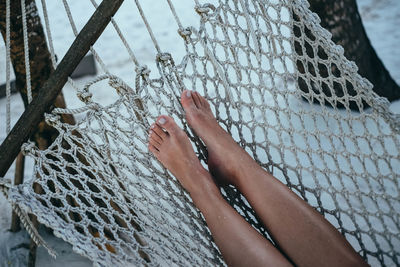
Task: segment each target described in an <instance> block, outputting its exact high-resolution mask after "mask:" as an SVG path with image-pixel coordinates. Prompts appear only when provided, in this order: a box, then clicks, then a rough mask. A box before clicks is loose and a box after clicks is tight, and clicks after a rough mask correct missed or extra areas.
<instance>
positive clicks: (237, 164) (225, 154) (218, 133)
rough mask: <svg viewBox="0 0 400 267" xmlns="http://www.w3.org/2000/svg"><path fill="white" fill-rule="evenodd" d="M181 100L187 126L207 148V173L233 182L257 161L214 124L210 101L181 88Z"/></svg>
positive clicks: (227, 181) (221, 180) (224, 181)
mask: <svg viewBox="0 0 400 267" xmlns="http://www.w3.org/2000/svg"><path fill="white" fill-rule="evenodd" d="M181 103H182V106H183V108H184V110H185V112H186V120H187V122H188V123H189V125H190V127H192V129H193V130H194V131H195V132H196V134H197V135H198V136H199V137H200V138H201V139H202V140H203V142H204V143H205V144H206V146H207V150H208V167H209V170H210V173H211V174H212V175H213V177H214V178H216V179H217V182H218V183H220V184H226V183H229V184H234V185H236V184H237V182H238V181H237V179H238V177H243V176H244V175H243V174H242V173H241V172H243V171H246V169H248V168H252V167H255V166H257V167H258V168H259V166H258V164H257V163H256V162H255V161H254V160H253V159H252V158H251V157H250V156H249V155H248V154H247V153H246V152H245V151H244V150H243V149H242V148H241V147H240V146H239V145H238V144H236V142H235V141H234V140H233V139H232V137H231V136H230V135H229V134H228V133H227V132H226V131H225V130H224V129H223V128H222V127H221V126H220V125H219V124H218V122H217V120H216V119H215V117H214V115H213V113H212V111H211V108H210V104H209V103H208V102H207V100H206V99H205V98H204V97H202V96H201V95H200V94H199V93H197V92H194V91H189V90H185V91H184V92H183V93H182V95H181Z"/></svg>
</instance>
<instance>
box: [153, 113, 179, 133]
mask: <svg viewBox="0 0 400 267" xmlns="http://www.w3.org/2000/svg"><path fill="white" fill-rule="evenodd" d="M157 124H158V125H159V126H160V127H161V128H163V129H164V130H166V131H167V132H168V133H169V134H175V133H177V132H179V130H180V128H179V126H178V125H177V124H176V123H175V121H174V119H173V118H171V117H169V116H165V115H161V116H160V117H158V118H157Z"/></svg>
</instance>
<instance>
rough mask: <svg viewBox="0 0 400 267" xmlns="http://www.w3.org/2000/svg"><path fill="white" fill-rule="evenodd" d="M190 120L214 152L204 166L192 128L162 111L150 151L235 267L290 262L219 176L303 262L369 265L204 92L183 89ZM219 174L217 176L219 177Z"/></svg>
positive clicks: (296, 260)
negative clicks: (242, 139) (221, 118)
mask: <svg viewBox="0 0 400 267" xmlns="http://www.w3.org/2000/svg"><path fill="white" fill-rule="evenodd" d="M181 103H182V106H183V108H184V110H185V113H186V119H187V121H188V123H189V125H190V126H191V127H192V129H193V130H194V131H195V132H196V134H197V135H198V136H199V137H200V138H201V139H202V140H203V142H204V143H205V144H206V146H207V150H208V166H209V170H210V173H209V172H207V170H205V169H204V168H203V167H202V165H201V164H200V162H199V160H198V159H197V157H196V155H195V153H194V151H193V148H192V146H191V144H190V141H189V139H188V137H187V136H186V134H185V133H184V132H183V131H182V130H181V129H180V128H179V127H178V126H177V125H176V124H175V122H174V121H173V119H172V118H170V117H167V116H160V117H159V118H158V120H157V122H156V124H154V125H153V126H154V127H153V126H152V127H153V128H152V129H151V131H150V137H149V149H150V151H151V152H152V153H153V154H154V155H155V156H156V157H157V159H158V160H160V162H161V163H162V164H163V165H164V166H165V167H166V168H167V169H169V170H170V171H171V172H172V173H173V174H174V175H175V177H176V178H177V179H178V180H179V181H180V183H181V184H182V185H183V187H184V188H185V189H186V190H188V192H189V193H190V195H191V197H192V199H193V201H194V203H195V205H196V206H197V207H198V208H199V209H200V211H201V212H202V213H203V215H204V217H205V219H206V222H207V225H208V226H209V228H210V230H211V232H212V234H213V237H214V239H215V242H216V244H217V245H218V247H219V248H220V250H221V252H222V255H223V257H224V259H225V260H226V262H227V263H228V265H230V266H280V265H290V263H289V261H288V260H287V259H286V258H285V257H284V256H283V254H281V253H280V252H279V251H278V250H277V249H276V248H275V247H274V246H273V245H272V244H271V243H270V242H268V241H267V240H266V239H265V238H264V237H262V236H261V235H260V234H259V233H258V232H257V231H255V230H254V228H252V227H251V226H250V225H249V224H248V223H247V222H246V221H245V220H244V219H243V218H242V217H241V216H240V215H239V214H238V213H237V212H236V211H235V210H234V209H233V208H232V207H231V206H229V205H228V203H227V202H226V201H225V200H224V199H223V198H222V196H221V194H220V192H219V190H218V187H217V186H216V184H215V183H214V179H215V180H216V181H217V182H219V183H230V184H233V185H234V186H236V187H237V188H238V189H239V190H240V191H241V192H242V193H243V194H244V196H245V197H246V198H247V200H248V201H249V203H250V204H251V206H252V208H253V209H254V210H255V211H256V213H257V215H258V216H259V218H260V219H261V220H262V222H263V224H264V225H265V227H266V228H267V230H268V232H269V234H270V235H271V237H272V238H273V240H274V241H275V242H276V243H277V245H278V246H279V248H280V250H281V251H282V252H283V253H284V254H285V255H286V256H287V257H289V258H290V260H291V261H292V262H293V263H295V265H297V266H367V264H366V263H365V262H364V261H363V260H362V258H361V257H360V256H359V255H358V254H357V253H356V252H355V251H354V250H353V248H352V247H351V246H350V244H349V243H348V242H347V241H346V239H345V238H344V237H343V236H342V235H341V234H340V233H339V232H338V231H337V230H336V229H335V228H334V227H333V226H332V225H331V224H330V223H329V222H328V221H326V220H325V218H324V217H323V216H321V215H320V214H319V213H318V212H317V211H315V210H314V209H313V208H312V207H311V206H309V205H308V204H307V203H306V202H305V201H303V200H302V199H301V198H299V197H298V196H297V195H296V194H294V193H293V192H292V191H290V190H289V189H288V188H287V187H286V186H285V185H284V184H282V183H281V182H280V181H279V180H278V179H276V178H275V177H273V176H272V175H271V174H270V173H268V172H266V171H265V170H264V169H263V168H261V167H260V166H259V165H258V164H257V163H256V162H255V161H254V160H253V159H252V158H251V157H250V155H248V154H247V152H245V151H244V150H243V149H242V148H241V147H240V146H238V145H237V144H236V142H235V141H234V140H233V139H232V137H231V136H230V135H229V134H228V133H227V132H226V131H225V130H224V129H222V128H221V127H220V126H219V124H218V122H217V121H216V119H215V117H214V115H213V114H212V111H211V109H210V105H209V104H208V102H207V101H206V100H205V99H204V98H203V97H202V96H201V95H200V94H198V93H197V92H192V91H184V92H183V93H182V96H181ZM213 178H214V179H213Z"/></svg>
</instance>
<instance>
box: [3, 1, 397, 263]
mask: <svg viewBox="0 0 400 267" xmlns="http://www.w3.org/2000/svg"><path fill="white" fill-rule="evenodd" d="M196 2H197V1H196ZM169 3H171V2H170V1H169ZM197 4H198V5H197V6H196V9H195V10H196V12H197V13H198V14H199V16H200V20H201V23H200V27H199V28H193V27H185V28H182V27H183V26H182V25H181V24H180V22H179V23H178V24H179V27H180V30H179V33H180V35H181V36H182V37H183V39H182V41H183V42H185V49H186V56H185V57H184V59H183V60H182V62H179V64H176V63H175V62H174V59H173V58H172V57H171V55H170V54H168V53H159V54H158V55H157V60H156V64H157V67H158V70H159V75H160V76H159V78H158V79H150V78H149V75H148V70H147V69H146V68H145V67H138V68H137V69H136V82H135V84H133V85H131V86H129V85H126V84H125V83H124V82H123V81H121V80H120V79H118V78H117V77H115V76H112V75H106V76H104V77H100V78H99V79H96V80H95V81H94V83H101V82H102V81H101V80H103V79H108V80H109V85H104V86H110V87H112V88H114V89H115V90H117V92H118V98H117V99H116V101H115V103H114V104H112V105H109V106H106V107H103V106H101V105H100V104H98V103H94V102H93V101H92V100H91V93H92V92H90V85H91V84H89V85H88V86H87V87H85V88H83V89H82V91H80V92H79V94H80V98H81V99H82V100H83V101H84V102H85V105H86V106H85V107H84V108H83V109H80V110H75V111H71V110H55V111H54V114H52V115H47V121H48V123H50V124H51V125H53V126H54V127H55V128H56V129H57V130H58V131H59V132H60V135H59V137H58V138H57V140H56V141H55V142H54V143H53V145H52V146H51V147H50V148H49V149H47V150H45V151H38V150H36V149H27V152H28V153H30V154H31V155H32V156H34V158H35V160H36V167H35V174H34V175H35V176H37V177H40V178H39V179H37V180H36V181H35V182H34V183H31V184H29V183H27V184H24V185H22V186H20V187H18V188H14V189H11V190H10V192H9V195H10V198H11V199H12V201H14V202H16V203H18V204H19V205H20V206H21V208H23V209H24V210H26V211H29V212H33V213H35V214H36V215H37V216H38V219H39V220H40V221H41V222H42V223H44V224H46V225H48V226H49V227H51V228H53V229H54V231H55V234H56V235H58V236H60V237H62V238H63V239H65V240H67V241H68V242H70V243H71V244H73V246H74V249H75V250H76V251H78V252H79V253H81V254H83V255H85V256H87V257H88V258H90V259H91V260H93V261H94V262H95V263H97V264H99V265H111V264H119V265H122V264H124V263H125V262H130V263H135V264H139V265H141V264H148V262H149V261H150V263H151V264H154V265H160V264H166V263H168V264H175V265H196V266H205V265H220V264H223V261H222V259H221V256H220V254H219V252H218V250H217V249H216V247H215V245H214V244H213V242H212V238H211V236H210V233H209V231H208V229H207V228H206V226H205V224H204V221H203V219H202V216H201V214H199V212H198V211H197V210H196V208H195V207H194V206H193V205H192V203H191V201H190V198H189V196H188V195H187V194H186V193H185V192H184V191H183V190H182V189H181V187H180V186H179V183H178V182H177V181H176V180H175V179H174V178H173V177H171V176H170V175H169V174H168V172H167V171H166V170H165V169H163V168H162V166H161V165H160V164H159V163H158V162H157V161H156V160H155V159H154V158H153V157H152V156H151V155H150V154H149V152H148V151H147V146H146V142H147V130H148V126H149V125H150V123H152V122H153V121H154V120H155V118H156V117H157V116H158V115H160V114H169V115H171V116H173V117H174V118H175V120H176V121H177V122H178V124H180V125H181V127H183V128H184V129H185V131H187V133H188V135H189V137H190V139H191V140H192V141H193V144H194V147H195V150H196V152H197V154H198V156H199V158H200V159H201V160H202V161H204V162H206V156H205V155H206V150H205V147H204V145H203V144H202V143H201V141H200V140H199V139H198V138H197V137H196V136H195V135H194V134H193V133H192V132H191V130H190V128H189V127H188V126H187V125H186V122H185V120H184V114H183V110H182V107H181V106H180V103H179V95H180V92H181V91H182V90H184V89H185V88H189V89H193V90H196V91H199V92H200V93H201V94H202V95H204V96H205V97H206V98H207V99H208V100H209V101H210V103H211V106H212V109H213V111H214V112H215V114H216V116H217V119H218V121H219V122H220V124H221V125H222V126H223V127H224V128H225V129H226V130H227V131H228V132H229V133H231V135H232V136H233V138H234V139H235V140H236V141H237V142H238V143H239V144H240V145H241V146H242V147H243V148H244V149H245V150H246V151H248V152H249V154H250V155H251V156H252V157H253V158H254V159H255V160H256V161H257V162H258V163H259V164H260V165H261V166H262V167H264V168H266V169H267V170H268V171H270V172H271V173H272V174H273V175H275V176H276V177H277V178H278V179H280V180H281V181H282V182H284V183H285V184H287V186H288V187H289V188H291V189H292V190H293V191H294V192H296V193H297V194H298V195H300V196H301V197H302V198H304V199H305V200H306V201H308V202H309V203H310V204H311V205H312V206H314V207H315V208H317V210H318V211H319V212H321V213H322V214H323V215H324V216H325V217H326V218H327V219H328V220H329V221H330V222H331V223H332V224H333V225H334V226H335V227H337V228H338V230H339V231H341V232H342V233H343V234H344V235H345V237H346V238H347V239H348V240H349V242H350V243H351V244H352V245H353V247H354V248H355V249H356V250H357V251H358V252H359V253H360V254H361V255H362V256H363V257H364V258H365V259H367V260H368V262H369V263H370V264H372V265H376V264H381V265H388V266H390V265H398V264H399V263H400V230H399V225H400V215H399V214H400V200H399V199H400V195H399V193H400V192H399V191H400V189H399V188H400V187H399V177H400V156H399V151H400V145H399V142H400V133H399V124H400V122H399V118H398V116H396V115H393V114H392V113H391V112H390V111H389V110H388V102H387V101H386V100H384V99H381V98H379V97H378V96H377V95H375V94H374V93H373V92H372V86H371V84H370V83H369V82H368V81H367V80H365V79H363V78H362V77H360V76H359V75H358V74H357V68H356V66H355V64H354V63H352V62H349V61H348V60H347V59H346V58H345V57H344V56H343V50H342V49H341V47H338V46H336V45H335V44H334V43H333V42H332V41H331V40H330V34H329V33H328V32H327V31H326V30H324V29H323V28H321V27H320V26H319V19H318V17H316V16H315V14H313V13H311V12H310V11H309V9H308V4H307V2H306V1H302V0H293V1H272V0H271V1H261V0H260V1H259V0H247V1H245V0H243V1H230V0H226V1H223V0H220V1H214V2H213V3H206V4H204V3H198V2H197ZM171 9H172V7H171ZM174 14H175V13H174ZM142 15H143V16H146V15H145V14H142ZM153 41H154V42H156V39H155V38H154V40H153ZM349 92H350V93H349ZM93 93H95V92H93ZM338 105H339V106H341V107H343V108H342V109H338V108H336V106H338ZM367 106H369V107H370V108H367ZM350 107H357V109H358V111H357V112H355V111H351V110H350ZM62 112H69V113H75V112H86V116H85V117H84V118H83V119H82V120H81V121H80V122H78V124H77V125H74V126H71V125H66V124H62V123H60V122H59V119H58V117H57V115H56V113H62ZM33 186H38V187H40V189H41V193H34V191H33ZM222 192H223V194H224V196H225V197H226V199H227V200H228V201H229V202H230V204H231V205H232V206H233V207H235V208H236V209H237V210H238V212H239V213H240V214H242V215H243V216H244V217H245V218H246V220H247V221H248V222H250V223H251V224H252V225H253V226H254V227H255V228H256V229H257V230H259V231H260V232H261V233H262V234H264V235H265V236H267V237H268V233H267V231H266V229H264V227H263V226H262V224H261V223H260V222H259V221H258V220H257V217H256V215H255V213H254V211H253V210H252V209H251V207H250V206H249V204H248V203H247V202H246V200H245V199H244V197H243V196H242V195H241V194H240V192H238V191H237V190H236V189H235V188H233V187H226V188H223V189H222Z"/></svg>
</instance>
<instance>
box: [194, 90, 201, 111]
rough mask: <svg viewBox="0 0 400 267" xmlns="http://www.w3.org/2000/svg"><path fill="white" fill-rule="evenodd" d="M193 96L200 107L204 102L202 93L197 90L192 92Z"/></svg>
mask: <svg viewBox="0 0 400 267" xmlns="http://www.w3.org/2000/svg"><path fill="white" fill-rule="evenodd" d="M192 97H193V100H194V103H195V104H196V106H197V107H198V108H201V107H202V103H201V99H200V94H199V93H197V92H192Z"/></svg>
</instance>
